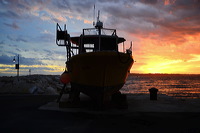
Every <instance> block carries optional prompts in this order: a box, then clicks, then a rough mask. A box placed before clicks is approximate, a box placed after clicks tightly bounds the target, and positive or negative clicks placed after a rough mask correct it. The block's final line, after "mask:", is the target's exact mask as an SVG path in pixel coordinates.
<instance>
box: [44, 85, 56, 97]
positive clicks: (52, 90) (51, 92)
mask: <svg viewBox="0 0 200 133" xmlns="http://www.w3.org/2000/svg"><path fill="white" fill-rule="evenodd" d="M45 94H52V95H57V94H58V93H57V91H56V90H55V89H54V88H52V87H50V86H49V87H47V88H46V90H45Z"/></svg>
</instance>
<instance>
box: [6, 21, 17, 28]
mask: <svg viewBox="0 0 200 133" xmlns="http://www.w3.org/2000/svg"><path fill="white" fill-rule="evenodd" d="M4 25H6V26H8V27H11V28H13V29H19V28H20V27H19V26H18V25H17V24H16V23H15V22H13V23H12V24H9V23H4Z"/></svg>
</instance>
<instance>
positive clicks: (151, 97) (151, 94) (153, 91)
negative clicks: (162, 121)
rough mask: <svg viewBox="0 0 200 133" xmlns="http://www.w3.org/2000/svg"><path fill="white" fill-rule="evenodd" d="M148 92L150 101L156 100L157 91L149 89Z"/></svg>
mask: <svg viewBox="0 0 200 133" xmlns="http://www.w3.org/2000/svg"><path fill="white" fill-rule="evenodd" d="M149 92H150V100H157V92H158V89H156V88H151V89H149Z"/></svg>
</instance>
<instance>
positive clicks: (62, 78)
mask: <svg viewBox="0 0 200 133" xmlns="http://www.w3.org/2000/svg"><path fill="white" fill-rule="evenodd" d="M60 81H61V82H62V83H63V84H68V83H69V82H70V77H69V73H68V71H66V70H65V71H64V72H63V73H62V74H61V76H60Z"/></svg>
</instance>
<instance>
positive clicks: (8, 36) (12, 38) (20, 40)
mask: <svg viewBox="0 0 200 133" xmlns="http://www.w3.org/2000/svg"><path fill="white" fill-rule="evenodd" d="M7 38H8V39H9V40H11V41H15V42H28V41H27V40H26V39H24V38H22V37H21V36H17V37H16V36H10V35H7Z"/></svg>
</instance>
